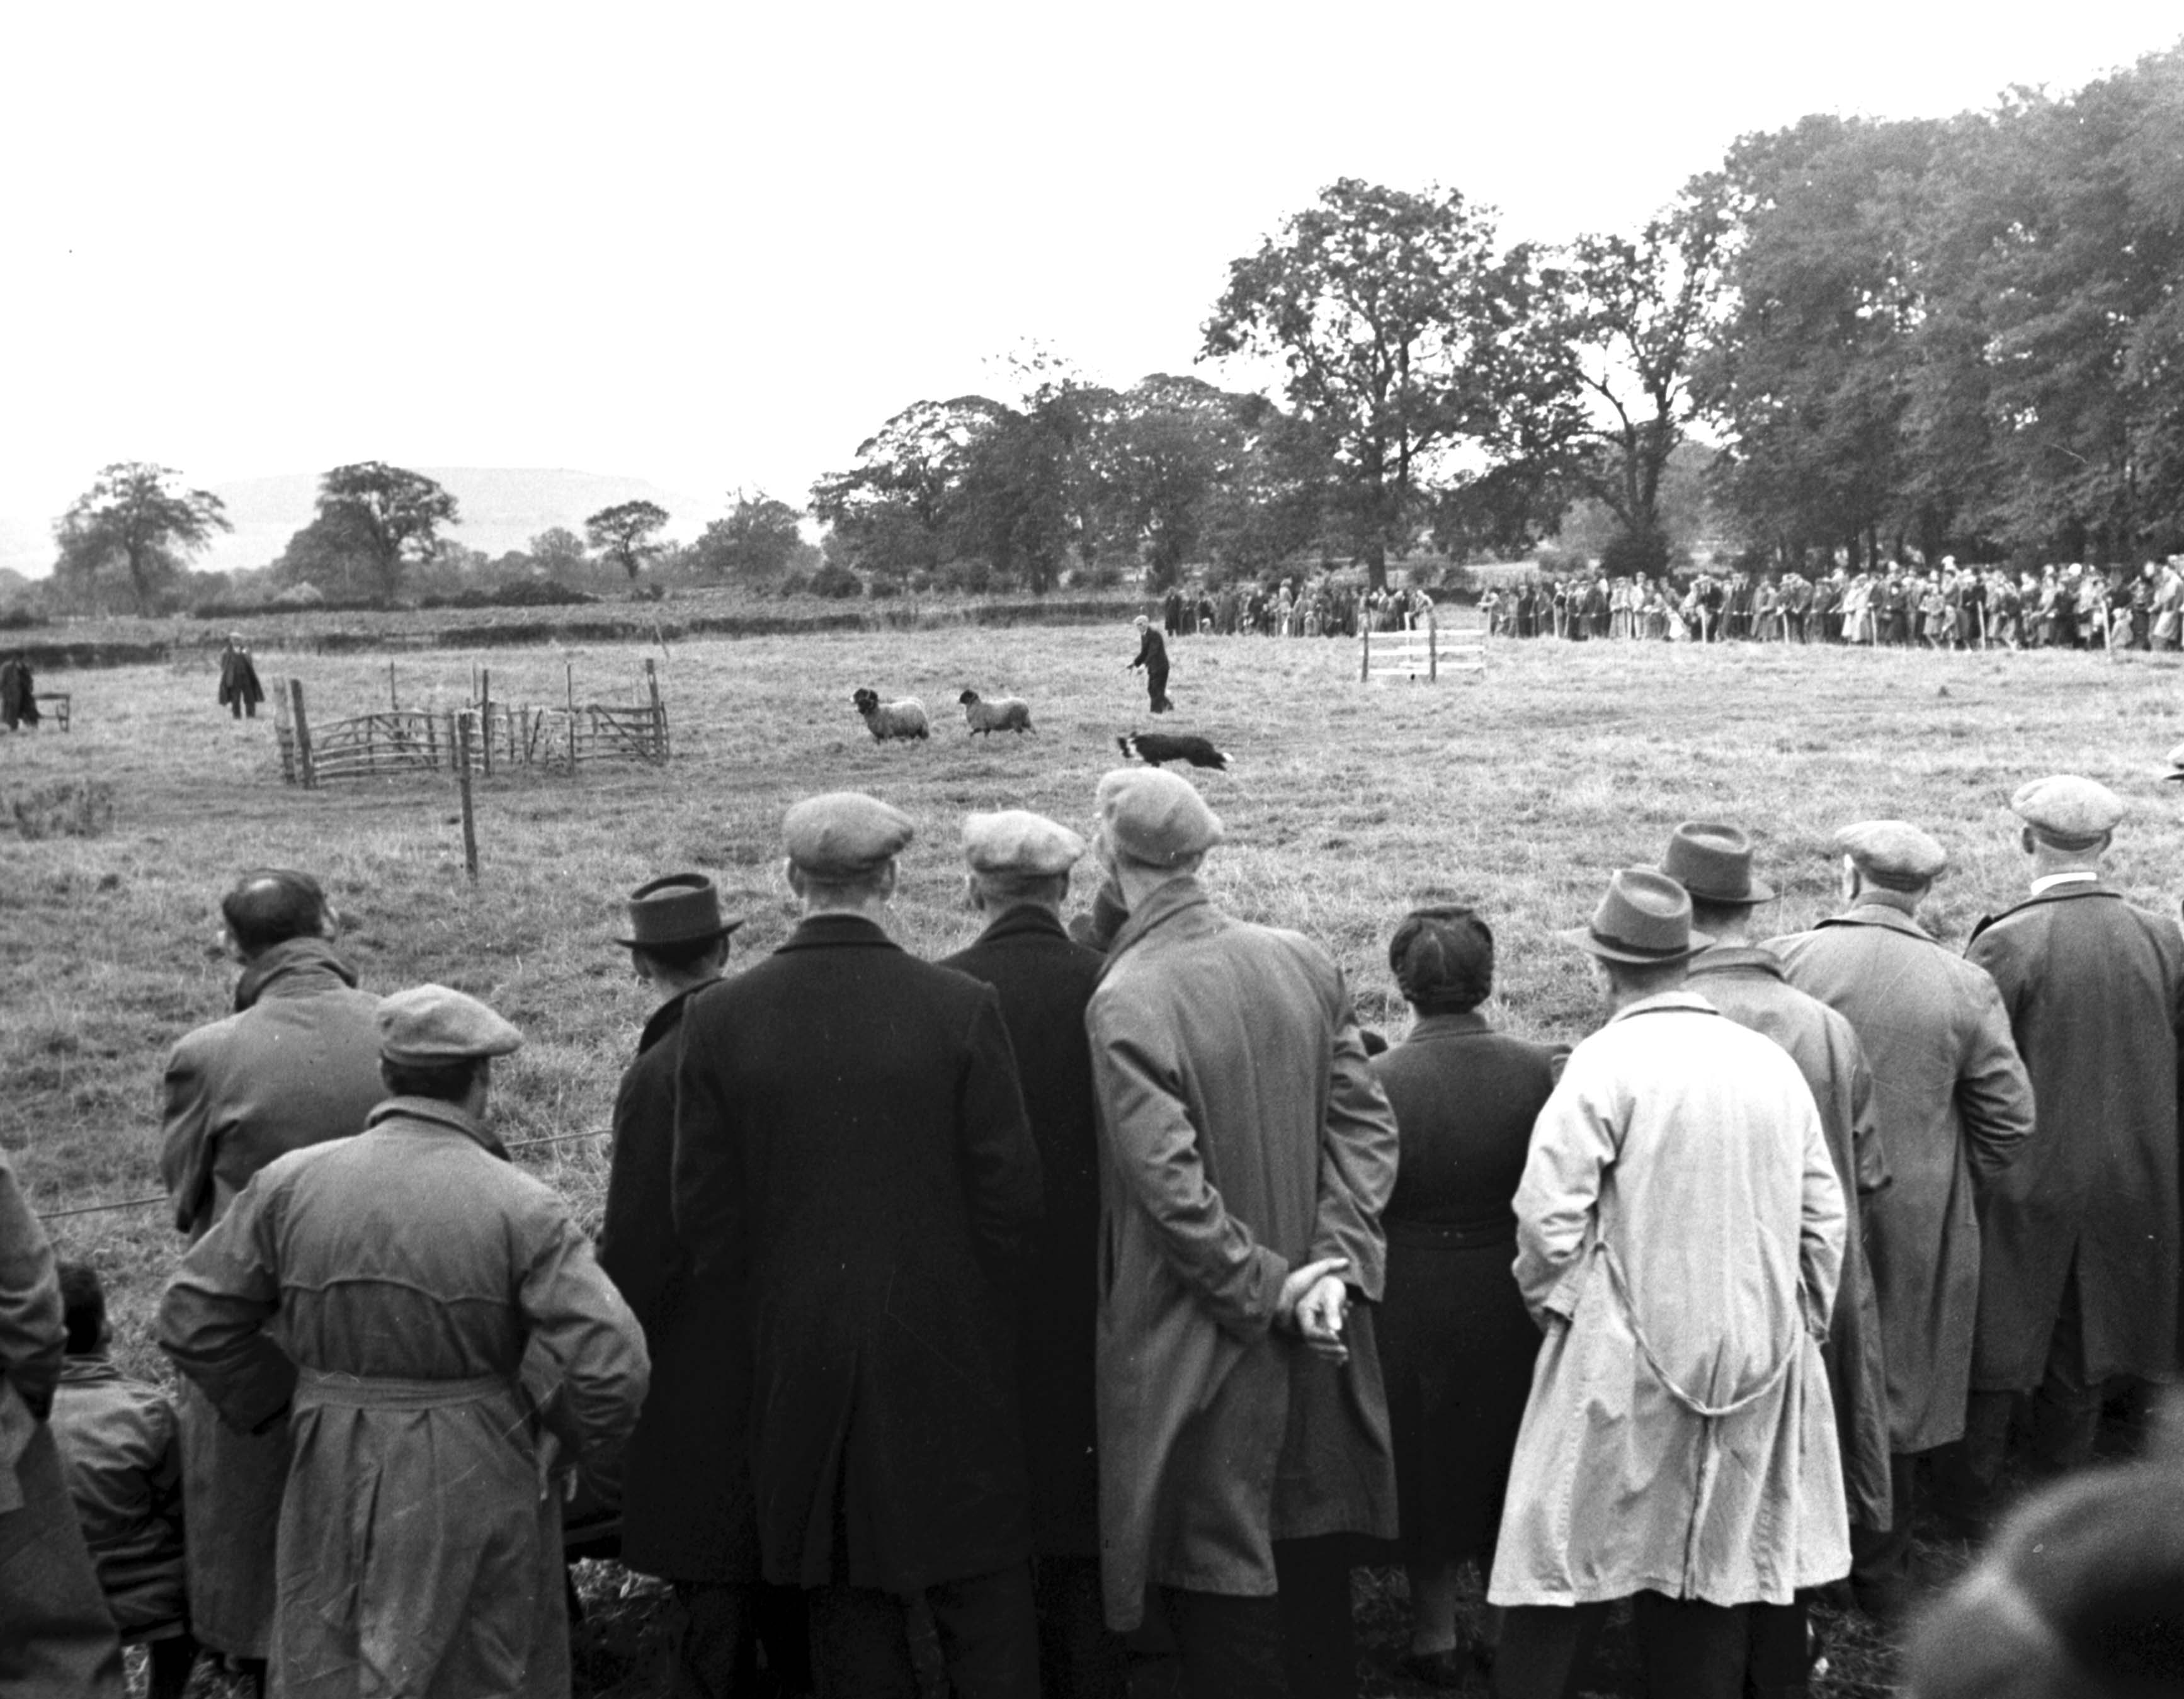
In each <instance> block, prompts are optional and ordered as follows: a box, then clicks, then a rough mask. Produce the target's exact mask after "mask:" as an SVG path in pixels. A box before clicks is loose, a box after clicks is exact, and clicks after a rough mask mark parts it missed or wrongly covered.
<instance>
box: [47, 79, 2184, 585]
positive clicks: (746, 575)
mask: <svg viewBox="0 0 2184 1699" xmlns="http://www.w3.org/2000/svg"><path fill="white" fill-rule="evenodd" d="M1200 357H1201V363H1203V364H1205V365H1207V366H1208V368H1209V369H1210V370H1215V371H1220V370H1234V366H1233V365H1231V364H1230V363H1231V362H1248V363H1249V364H1250V365H1251V366H1253V367H1255V368H1257V369H1268V368H1278V369H1279V371H1280V373H1281V376H1280V379H1279V382H1277V383H1274V384H1272V385H1269V386H1268V390H1270V391H1271V392H1272V393H1262V392H1261V391H1259V390H1256V389H1251V388H1224V387H1221V386H1220V385H1219V384H1217V383H1216V382H1212V381H1210V380H1209V379H1208V378H1206V377H1201V376H1193V375H1178V374H1165V373H1164V374H1156V375H1153V376H1148V377H1145V378H1144V379H1142V380H1140V381H1139V382H1137V383H1134V384H1133V385H1131V386H1129V387H1127V388H1115V387H1106V386H1103V385H1100V384H1098V383H1095V382H1089V381H1087V380H1085V379H1084V378H1083V377H1081V376H1078V375H1077V374H1075V373H1073V372H1072V371H1070V370H1067V368H1066V367H1065V366H1063V365H1060V364H1058V363H1057V362H1056V361H1054V360H1052V359H1049V358H1045V357H1038V358H1034V359H1032V360H1030V361H1029V362H1028V363H1022V364H1020V365H1019V367H1018V376H1019V380H1020V381H1019V382H1018V383H1017V390H1018V391H1019V392H1020V393H1017V394H1016V395H1014V396H1013V397H1012V398H1009V399H1006V400H1004V399H996V398H992V397H989V396H983V395H964V396H958V397H956V398H950V399H945V400H920V401H917V402H914V403H912V404H911V405H909V406H907V407H905V408H904V409H901V410H900V412H898V413H896V414H895V415H894V416H893V417H891V418H889V419H888V420H886V421H883V423H881V424H880V426H878V427H877V429H876V430H875V431H873V432H872V434H871V435H870V436H869V437H866V439H865V440H864V441H863V442H862V443H861V444H860V445H859V446H858V448H857V449H856V451H855V454H854V456H853V457H852V458H851V460H850V464H849V465H847V466H846V467H845V468H844V469H843V470H841V471H837V472H833V473H829V474H827V476H822V478H820V479H819V480H818V481H817V482H816V483H815V484H814V485H813V486H812V487H811V491H810V493H809V507H808V510H806V509H798V508H796V507H794V506H791V505H790V504H788V503H786V502H783V501H782V500H780V499H777V498H775V497H772V496H770V495H767V494H766V493H763V492H760V493H756V494H755V495H745V494H744V493H740V492H739V493H738V494H737V496H736V498H735V502H734V505H733V508H732V510H731V512H730V514H729V515H727V517H726V518H724V519H722V520H720V521H715V522H714V523H713V524H712V525H711V526H709V527H708V528H707V530H706V532H705V533H704V534H703V535H702V536H701V537H699V538H698V539H696V540H695V541H694V542H693V543H689V544H687V545H674V544H670V543H663V542H661V541H660V539H659V538H658V536H657V533H658V532H659V531H660V528H661V527H662V526H665V524H666V522H667V519H668V515H666V514H665V513H664V512H662V511H661V510H659V509H658V508H656V507H655V506H653V505H652V504H649V503H641V502H640V503H627V504H621V505H620V506H619V507H617V508H610V509H607V510H602V512H601V513H599V514H595V515H592V517H591V519H590V520H589V521H588V522H587V528H586V533H585V535H584V536H583V537H582V538H577V536H576V535H575V534H574V533H573V532H568V531H565V530H560V531H554V532H546V533H543V535H542V537H540V538H534V539H533V546H532V551H531V552H530V553H529V554H526V555H524V556H521V558H520V559H519V560H511V559H510V557H503V559H502V560H500V561H499V562H493V561H487V560H485V558H484V557H483V556H482V555H480V554H476V552H475V551H468V552H465V551H463V550H461V549H460V546H459V545H456V544H454V543H452V542H451V541H450V540H449V539H448V538H444V537H443V535H442V534H441V532H442V528H443V527H444V526H448V525H450V524H453V523H454V522H455V521H456V520H457V517H458V515H457V514H456V510H455V504H454V498H453V497H451V496H449V495H448V493H447V492H445V491H444V490H442V489H440V488H439V487H438V486H437V484H434V483H432V480H430V479H429V478H425V477H423V476H422V475H421V474H417V473H414V472H408V471H404V470H403V469H401V468H398V467H390V466H387V465H382V464H381V463H379V462H367V463H365V464H363V465H356V466H348V467H339V468H336V469H334V470H333V471H330V472H328V473H327V474H326V476H325V478H324V479H323V480H322V483H321V492H320V500H319V505H318V512H317V515H316V516H315V518H314V519H313V521H311V523H310V524H309V526H306V527H304V529H303V530H302V531H299V532H298V533H297V534H296V536H295V537H294V538H292V539H291V541H290V543H289V544H288V546H287V549H286V550H285V551H284V553H283V554H282V556H281V559H280V560H276V562H274V563H273V564H272V565H271V566H270V568H269V569H268V570H267V573H266V575H265V577H266V578H267V581H268V582H269V583H270V585H271V586H273V587H275V588H278V587H280V586H282V585H286V584H297V583H304V582H308V583H310V584H313V585H315V587H317V588H318V589H319V590H320V591H321V592H323V593H327V594H330V595H332V594H341V595H345V596H353V597H355V598H358V599H392V598H393V597H394V596H396V595H397V594H400V593H404V592H405V590H406V591H408V592H409V593H415V591H416V588H417V586H418V584H419V582H420V581H421V580H423V579H426V578H432V579H435V580H452V581H457V582H471V583H482V582H487V581H490V580H491V579H493V577H495V576H496V574H498V575H499V576H500V577H515V576H520V575H521V573H523V572H529V573H531V574H532V576H536V575H537V574H538V572H539V571H545V572H547V573H549V575H556V576H568V575H579V574H581V573H582V572H584V571H593V572H599V573H604V574H606V575H609V576H611V575H612V574H614V573H616V572H619V574H620V575H621V577H622V578H623V579H624V580H626V581H627V582H637V581H638V579H639V578H640V577H641V576H649V577H650V578H651V579H653V580H661V579H677V578H679V579H684V580H690V581H703V580H706V579H712V578H732V579H736V580H739V581H744V582H773V583H779V582H783V581H784V580H789V579H792V578H793V579H794V582H798V583H802V584H808V585H816V587H817V588H822V589H827V588H833V589H837V590H841V589H847V590H850V591H854V590H855V589H857V588H860V587H866V588H872V590H874V591H875V592H876V593H877V592H878V591H882V590H886V589H894V588H905V587H914V588H923V587H925V586H927V585H944V586H951V587H957V588H968V589H980V588H988V587H989V586H992V585H995V584H997V583H1005V584H1011V585H1020V586H1022V587H1024V588H1029V589H1032V590H1034V591H1044V590H1045V589H1048V588H1052V587H1053V586H1054V585H1056V583H1058V582H1061V580H1062V578H1063V577H1064V575H1065V574H1067V575H1068V577H1070V579H1071V581H1072V582H1093V583H1111V582H1117V581H1119V580H1120V579H1122V578H1123V577H1125V576H1126V575H1128V576H1135V575H1139V574H1142V575H1143V577H1144V578H1145V581H1146V582H1149V583H1150V584H1151V585H1152V586H1154V587H1156V588H1159V587H1164V586H1165V585H1167V584H1168V583H1171V582H1175V581H1176V579H1177V578H1178V577H1179V576H1181V574H1182V573H1183V572H1184V570H1185V569H1186V567H1189V566H1192V565H1198V566H1202V567H1203V568H1205V569H1206V571H1208V572H1209V573H1210V575H1211V576H1213V577H1264V576H1266V575H1268V574H1269V573H1271V572H1273V571H1275V570H1276V569H1277V568H1279V567H1280V566H1281V565H1282V564H1283V563H1284V562H1290V561H1294V560H1296V559H1298V558H1299V557H1301V556H1311V557H1314V558H1316V559H1317V560H1319V561H1323V562H1326V563H1329V564H1332V563H1334V562H1337V561H1354V562H1357V563H1358V564H1359V565H1362V568H1363V570H1364V573H1365V575H1366V577H1368V580H1369V581H1370V582H1372V583H1373V584H1375V585H1379V584H1380V583H1382V582H1385V570H1386V565H1387V563H1388V561H1389V560H1390V558H1391V557H1394V558H1401V557H1403V556H1405V555H1407V554H1412V553H1413V552H1414V551H1417V550H1419V549H1431V550H1434V551H1435V552H1438V553H1440V554H1446V555H1447V556H1449V557H1451V558H1464V557H1468V556H1478V555H1488V556H1493V557H1500V558H1507V557H1508V556H1511V555H1513V554H1518V553H1520V552H1522V551H1524V550H1526V549H1530V548H1532V547H1534V546H1535V545H1536V544H1538V543H1540V542H1541V541H1542V540H1543V539H1546V538H1552V537H1554V536H1555V535H1556V534H1557V532H1558V530H1561V531H1570V530H1573V529H1574V530H1576V531H1579V532H1584V533H1585V535H1586V536H1588V537H1589V538H1592V539H1594V540H1596V541H1597V543H1598V546H1599V552H1600V555H1601V557H1602V559H1601V564H1602V566H1603V569H1604V570H1607V571H1610V572H1614V573H1632V572H1645V573H1654V572H1658V571H1662V570H1663V569H1665V568H1666V567H1668V566H1669V565H1671V564H1672V563H1673V562H1674V560H1676V559H1677V557H1678V555H1679V554H1680V552H1681V551H1685V550H1687V549H1688V548H1689V546H1690V544H1691V542H1692V541H1693V540H1694V539H1693V537H1692V535H1691V533H1692V532H1693V531H1694V530H1696V529H1698V528H1701V527H1703V528H1704V529H1706V530H1708V532H1712V533H1713V535H1714V536H1715V537H1716V538H1719V539H1720V540H1723V541H1724V542H1725V543H1727V545H1728V547H1729V549H1730V552H1731V553H1733V554H1736V555H1737V557H1738V564H1740V565H1745V566H1747V567H1758V568H1766V567H1774V568H1780V569H1799V570H1807V569H1810V568H1812V567H1814V565H1819V564H1820V563H1824V562H1830V561H1841V562H1843V563H1844V564H1847V565H1864V566H1868V567H1870V566H1872V565H1876V564H1878V563H1879V562H1880V560H1883V559H1888V558H1895V559H1907V558H1913V557H1916V558H1920V559H1924V560H1930V561H1931V560H1935V559H1937V558H1938V557H1939V556H1940V555H1942V554H1944V553H1952V554H1956V555H1958V557H1960V558H1963V559H1967V560H1990V561H2005V560H2006V561H2009V562H2012V563H2014V564H2017V565H2025V564H2033V563H2038V562H2043V561H2050V560H2092V561H2097V562H2101V563H2106V564H2129V563H2131V562H2132V561H2134V560H2137V559H2138V558H2141V557H2143V556H2145V555H2148V554H2155V553H2162V552H2167V551H2170V550H2175V549H2180V548H2184V382H2180V379H2184V43H2181V44H2180V45H2179V46H2178V47H2176V48H2172V49H2170V50H2169V51H2167V52H2165V53H2158V54H2154V55H2151V56H2149V57H2148V58H2145V59H2143V60H2142V61H2140V62H2139V63H2138V64H2136V65H2134V66H2132V67H2131V68H2129V69H2127V70H2120V71H2117V72H2115V73H2114V74H2112V75H2109V76H2106V77H2104V78H2102V79H2100V80H2098V81H2094V82H2092V83H2091V84H2089V85H2087V86H2086V87H2084V88H2082V89H2080V90H2077V91H2075V92H2071V93H2069V94H2066V95H2062V96H2050V95H2048V94H2047V93H2045V92H2039V91H2034V90H2023V89H2020V90H2017V91H2014V92H2012V93H2011V94H2010V95H2009V97H2006V98H2005V99H2003V100H2002V101H2001V102H2000V103H1997V105H1995V106H1994V107H1993V108H1992V109H1988V110H1985V111H1980V112H1972V113H1965V114H1959V115H1958V116H1956V117H1953V118H1947V119H1912V120H1872V119H1860V118H1842V117H1830V116H1815V117H1808V118H1806V119H1804V120H1801V121H1800V122H1798V123H1797V124H1796V125H1791V126H1790V127H1788V128H1786V129H1784V130H1780V131H1774V132H1770V133H1764V134H1755V135H1751V136H1744V137H1742V138H1741V139H1740V140H1738V141H1737V142H1736V143H1735V144H1734V145H1733V146H1732V147H1731V148H1730V150H1729V152H1728V153H1727V155H1726V157H1725V158H1724V160H1723V162H1722V164H1720V165H1719V167H1718V168H1716V169H1714V170H1710V171H1707V172H1704V173H1702V174H1701V175H1697V176H1696V177H1694V178H1693V179H1692V180H1691V181H1690V182H1688V183H1686V184H1685V186H1684V187H1683V188H1682V189H1681V190H1680V192H1678V194H1677V195H1676V196H1675V198H1674V199H1673V200H1672V201H1671V202H1670V203H1669V205H1668V206H1666V207H1665V208H1664V209H1662V210H1661V211H1660V212H1659V213H1658V214H1657V215H1656V216H1654V217H1653V218H1652V219H1650V220H1647V221H1646V224H1645V225H1644V226H1643V227H1642V228H1641V229H1640V230H1638V231H1635V232H1631V233H1620V234H1615V233H1610V234H1589V235H1584V236H1580V237H1577V238H1576V239H1574V241H1571V242H1567V243H1562V244H1538V243H1527V242H1517V243H1510V244H1505V243H1503V242H1502V240H1501V238H1500V235H1499V232H1498V229H1497V225H1496V218H1495V215H1494V214H1493V212H1492V210H1491V209H1488V208H1485V207H1483V206H1480V205H1479V204H1477V203H1474V202H1471V201H1469V200H1467V199H1466V198H1464V197H1463V195H1462V194H1461V193H1460V192H1457V191H1455V190H1452V189H1441V188H1428V189H1425V190H1423V191H1412V190H1406V189H1401V188H1393V187H1385V186H1382V185H1375V184H1370V183H1366V182H1363V181H1358V180H1356V179H1351V178H1345V179H1342V180H1341V181H1337V182H1335V183H1334V184H1333V185H1331V186H1329V187H1328V188H1327V189H1325V190H1324V191H1323V192H1322V193H1321V194H1320V195H1319V197H1318V198H1317V200H1315V201H1314V203H1312V205H1311V206H1309V207H1307V208H1305V209H1302V210H1301V211H1299V212H1297V213H1295V214H1293V215H1291V216H1290V217H1289V218H1287V219H1285V220H1284V221H1283V223H1282V225H1281V226H1280V228H1279V229H1278V230H1277V231H1274V232H1273V234H1271V235H1269V236H1268V237H1267V238H1266V239H1265V240H1264V241H1263V242H1262V243H1261V244H1260V246H1259V247H1258V248H1257V249H1256V251H1255V252H1253V253H1249V254H1246V255H1245V256H1243V257H1240V258H1239V259H1236V260H1235V261H1234V263H1233V264H1232V265H1231V266H1230V268H1229V278H1228V282H1227V287H1225V288H1224V289H1223V291H1222V292H1221V294H1220V296H1219V297H1218V298H1217V300H1216V301H1215V302H1214V303H1213V304H1212V310H1211V313H1210V314H1209V316H1208V317H1207V319H1206V321H1205V323H1204V325H1203V326H1202V331H1201V347H1200ZM806 511H808V512H809V513H810V514H811V515H815V516H816V518H817V519H818V520H819V521H822V523H823V525H824V526H825V527H826V532H825V537H824V543H823V551H824V552H823V559H821V558H818V557H816V556H815V554H814V551H813V550H812V549H811V547H810V545H808V544H806V543H804V541H803V539H802V538H801V536H800V535H799V530H798V524H799V520H800V519H801V518H802V517H803V515H804V514H805V512H806ZM1574 515H1577V516H1580V518H1581V519H1582V520H1583V521H1584V522H1583V523H1581V524H1579V525H1577V526H1573V525H1572V521H1573V516H1574ZM1696 515H1703V517H1702V518H1701V517H1697V516H1696ZM225 524H226V519H225V516H224V515H223V514H222V513H221V512H220V504H219V502H218V499H217V498H216V497H214V496H213V495H211V494H210V493H209V492H206V491H203V490H187V489H184V488H182V487H180V486H179V484H178V483H177V482H176V475H175V474H173V473H171V472H169V471H167V470H166V469H164V468H161V467H157V466H148V465H119V466H114V467H109V468H108V469H107V470H106V471H104V472H103V473H102V474H101V475H100V478H99V480H98V482H97V484H95V485H94V487H93V488H92V490H91V491H89V492H87V493H86V495H85V496H84V497H82V498H81V499H79V501H78V502H77V503H76V504H75V505H74V506H72V507H71V508H70V510H69V513H68V514H67V515H64V518H63V519H62V520H61V521H59V523H58V526H57V527H56V532H57V537H58V542H59V544H60V555H59V569H60V570H59V572H58V574H57V577H59V578H60V579H61V580H62V581H63V582H72V583H84V584H89V583H92V582H97V581H99V580H101V579H102V578H103V579H105V580H108V581H112V582H119V583H120V584H122V585H123V586H125V589H126V592H127V593H129V594H130V595H132V596H133V597H134V598H135V599H136V600H137V601H138V602H140V603H143V604H149V603H151V602H153V601H155V600H156V599H158V598H159V596H160V595H161V594H162V593H163V586H164V587H167V588H171V585H172V583H173V582H174V580H175V575H176V574H178V573H179V572H180V571H181V568H182V567H183V565H186V563H187V560H188V559H189V558H190V557H191V556H192V555H193V554H195V553H197V552H198V551H200V550H202V549H203V547H205V546H206V545H207V544H208V543H209V542H210V540H211V538H212V535H213V533H214V532H215V531H217V530H218V529H220V527H222V526H225Z"/></svg>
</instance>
